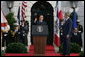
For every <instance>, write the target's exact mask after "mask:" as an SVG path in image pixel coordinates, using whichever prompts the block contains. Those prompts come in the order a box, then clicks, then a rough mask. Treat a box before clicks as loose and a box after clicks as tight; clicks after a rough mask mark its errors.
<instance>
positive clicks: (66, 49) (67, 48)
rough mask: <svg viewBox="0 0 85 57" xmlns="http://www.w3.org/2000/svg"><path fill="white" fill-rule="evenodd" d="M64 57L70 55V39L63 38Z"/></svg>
mask: <svg viewBox="0 0 85 57" xmlns="http://www.w3.org/2000/svg"><path fill="white" fill-rule="evenodd" d="M62 44H63V55H69V54H70V38H66V37H63V42H62Z"/></svg>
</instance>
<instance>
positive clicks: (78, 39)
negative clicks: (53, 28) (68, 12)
mask: <svg viewBox="0 0 85 57" xmlns="http://www.w3.org/2000/svg"><path fill="white" fill-rule="evenodd" d="M77 25H78V27H77V31H76V32H75V30H74V31H73V33H72V38H71V42H73V43H77V44H79V45H80V46H81V47H82V32H83V27H82V25H80V24H79V21H77Z"/></svg>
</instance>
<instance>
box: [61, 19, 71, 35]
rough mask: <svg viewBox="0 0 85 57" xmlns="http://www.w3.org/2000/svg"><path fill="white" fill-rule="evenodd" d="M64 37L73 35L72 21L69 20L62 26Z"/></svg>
mask: <svg viewBox="0 0 85 57" xmlns="http://www.w3.org/2000/svg"><path fill="white" fill-rule="evenodd" d="M62 33H63V36H67V35H71V33H72V20H71V19H68V20H67V21H65V23H64V24H63V26H62Z"/></svg>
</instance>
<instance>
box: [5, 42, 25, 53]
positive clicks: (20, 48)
mask: <svg viewBox="0 0 85 57" xmlns="http://www.w3.org/2000/svg"><path fill="white" fill-rule="evenodd" d="M6 53H27V48H26V47H25V45H24V44H22V43H11V44H8V46H7V48H6Z"/></svg>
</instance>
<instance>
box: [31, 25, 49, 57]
mask: <svg viewBox="0 0 85 57" xmlns="http://www.w3.org/2000/svg"><path fill="white" fill-rule="evenodd" d="M47 36H48V26H47V25H32V37H33V44H34V53H35V55H39V56H40V55H44V54H45V47H46V41H47Z"/></svg>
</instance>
